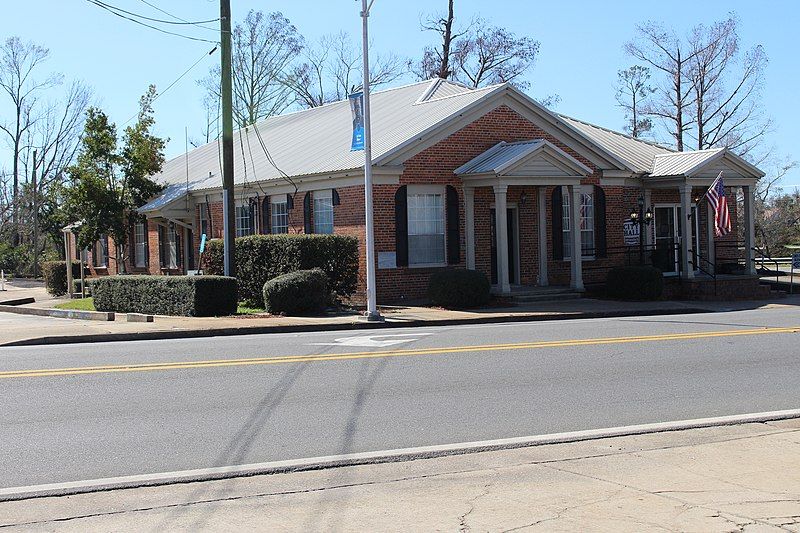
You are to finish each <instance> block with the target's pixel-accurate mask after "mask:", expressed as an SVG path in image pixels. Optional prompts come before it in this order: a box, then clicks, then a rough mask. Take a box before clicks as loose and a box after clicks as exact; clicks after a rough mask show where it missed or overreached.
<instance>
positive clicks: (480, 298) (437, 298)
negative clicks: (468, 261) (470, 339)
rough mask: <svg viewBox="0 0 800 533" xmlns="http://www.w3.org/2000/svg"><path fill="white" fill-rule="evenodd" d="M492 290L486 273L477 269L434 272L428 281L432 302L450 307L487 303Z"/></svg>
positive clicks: (429, 295)
mask: <svg viewBox="0 0 800 533" xmlns="http://www.w3.org/2000/svg"><path fill="white" fill-rule="evenodd" d="M490 290H491V285H490V283H489V279H488V278H487V277H486V274H484V273H483V272H479V271H477V270H464V269H450V270H442V271H440V272H436V273H435V274H433V275H432V276H431V278H430V281H429V282H428V297H429V298H430V299H431V302H433V303H434V304H435V305H438V306H441V307H445V308H448V309H463V308H468V307H480V306H482V305H486V304H487V303H488V302H489V296H490Z"/></svg>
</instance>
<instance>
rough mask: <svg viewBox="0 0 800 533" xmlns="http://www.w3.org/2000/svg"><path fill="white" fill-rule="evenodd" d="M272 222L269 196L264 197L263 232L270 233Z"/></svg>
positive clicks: (262, 210) (264, 233) (262, 209)
mask: <svg viewBox="0 0 800 533" xmlns="http://www.w3.org/2000/svg"><path fill="white" fill-rule="evenodd" d="M271 223H272V220H271V217H270V216H269V196H265V197H264V202H263V203H262V204H261V234H262V235H269V232H270V224H271Z"/></svg>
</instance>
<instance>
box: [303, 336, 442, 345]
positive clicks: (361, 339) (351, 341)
mask: <svg viewBox="0 0 800 533" xmlns="http://www.w3.org/2000/svg"><path fill="white" fill-rule="evenodd" d="M427 335H433V333H421V332H419V333H395V334H391V335H359V336H357V337H341V338H338V339H334V341H333V342H312V343H311V344H310V345H311V346H366V347H368V348H386V347H387V346H394V345H396V344H403V343H404V342H414V341H418V340H419V337H424V336H427Z"/></svg>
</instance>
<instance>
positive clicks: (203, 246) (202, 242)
mask: <svg viewBox="0 0 800 533" xmlns="http://www.w3.org/2000/svg"><path fill="white" fill-rule="evenodd" d="M205 251H206V234H205V233H203V234H202V235H201V236H200V253H201V254H202V253H203V252H205Z"/></svg>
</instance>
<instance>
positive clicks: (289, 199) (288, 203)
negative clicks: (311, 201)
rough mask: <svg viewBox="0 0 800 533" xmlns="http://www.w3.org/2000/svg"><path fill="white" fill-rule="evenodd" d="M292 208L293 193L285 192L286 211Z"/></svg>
mask: <svg viewBox="0 0 800 533" xmlns="http://www.w3.org/2000/svg"><path fill="white" fill-rule="evenodd" d="M292 209H294V195H293V194H287V195H286V210H287V211H291V210H292Z"/></svg>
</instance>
